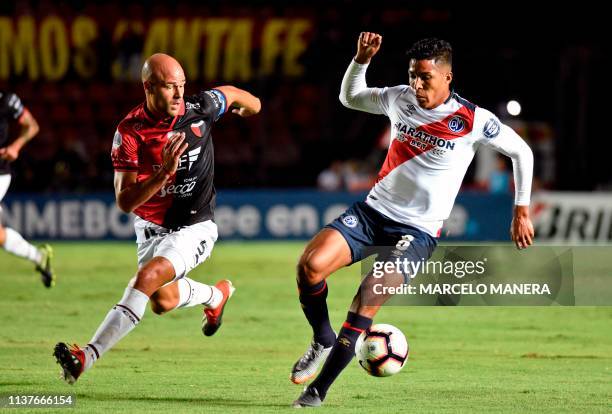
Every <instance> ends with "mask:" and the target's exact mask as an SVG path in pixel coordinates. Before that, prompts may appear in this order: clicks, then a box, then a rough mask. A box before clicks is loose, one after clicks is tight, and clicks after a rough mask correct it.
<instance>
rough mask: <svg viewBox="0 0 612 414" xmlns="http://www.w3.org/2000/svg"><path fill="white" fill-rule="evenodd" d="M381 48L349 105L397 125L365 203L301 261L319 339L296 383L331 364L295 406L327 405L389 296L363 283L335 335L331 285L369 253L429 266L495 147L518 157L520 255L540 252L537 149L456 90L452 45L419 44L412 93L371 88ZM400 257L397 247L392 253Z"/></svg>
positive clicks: (353, 77) (358, 62) (362, 49)
mask: <svg viewBox="0 0 612 414" xmlns="http://www.w3.org/2000/svg"><path fill="white" fill-rule="evenodd" d="M381 43H382V36H380V35H379V34H376V33H370V32H363V33H361V34H360V35H359V39H358V42H357V54H356V55H355V57H354V59H353V61H352V62H351V63H350V65H349V67H348V69H347V71H346V73H345V75H344V79H343V80H342V87H341V90H340V101H341V102H342V104H343V105H344V106H346V107H348V108H351V109H356V110H360V111H365V112H369V113H372V114H384V115H386V116H387V117H388V118H389V120H390V122H391V134H392V135H391V138H392V139H391V144H390V146H389V150H388V153H387V158H386V159H385V162H384V164H383V166H382V168H381V170H380V172H379V175H378V180H377V182H376V184H375V185H374V187H373V188H372V190H371V191H370V193H369V194H368V196H367V198H366V200H365V201H364V202H358V203H355V204H354V205H353V206H351V207H350V208H349V209H348V210H347V211H346V212H345V213H343V214H342V215H341V216H340V217H338V218H337V219H336V220H334V221H333V222H332V223H330V224H328V225H327V226H326V227H325V228H324V229H323V230H321V232H319V233H318V234H317V235H316V236H315V237H314V238H313V239H312V240H311V241H310V243H309V244H308V245H307V246H306V248H305V250H304V253H303V254H302V257H301V258H300V261H299V264H298V275H297V282H298V288H299V292H300V293H299V298H300V302H301V304H302V308H303V311H304V314H305V316H306V318H307V320H308V322H309V323H310V325H311V326H312V329H313V334H314V336H313V340H312V343H311V345H310V347H309V349H308V350H307V351H306V353H305V354H304V355H303V356H302V357H301V358H300V359H299V360H298V361H297V362H296V363H295V365H294V366H293V369H292V372H291V380H292V381H293V382H294V383H297V384H301V383H304V382H306V381H308V380H309V379H310V378H312V377H313V376H314V375H315V374H316V372H317V369H318V367H319V366H320V365H321V363H322V362H324V361H325V364H324V365H323V368H322V370H321V372H320V373H319V375H318V376H317V378H316V379H315V380H314V381H313V382H312V383H311V384H310V385H308V386H306V388H305V389H304V391H303V392H302V394H301V395H300V397H299V398H298V399H297V400H296V401H295V402H294V404H293V405H294V407H316V406H319V405H321V403H322V401H323V400H324V399H325V397H326V395H327V391H328V389H329V387H330V386H331V384H332V383H333V382H334V380H335V379H336V378H337V377H338V375H339V374H340V372H341V371H342V370H343V369H344V368H345V367H346V366H347V365H348V363H349V362H350V360H351V359H352V358H353V356H354V351H355V342H356V340H357V338H358V337H359V334H360V333H361V332H363V331H364V330H365V329H367V328H368V327H369V326H370V325H371V324H372V319H373V318H374V316H375V315H376V313H377V312H378V309H379V308H380V305H382V304H383V303H384V302H385V301H386V300H387V299H388V298H389V297H390V296H382V295H381V296H380V297H378V298H376V300H374V301H366V300H365V299H364V295H363V293H365V292H366V291H367V288H368V284H369V283H370V281H371V280H372V278H369V277H366V278H364V280H363V281H362V283H361V285H360V287H359V290H358V291H357V294H356V295H355V297H354V299H353V302H352V304H351V306H350V309H349V312H348V316H347V319H346V321H345V322H344V324H343V325H342V328H341V329H340V331H339V333H338V336H337V337H336V334H335V332H334V331H333V330H332V328H331V325H330V321H329V317H328V312H327V304H326V297H327V285H326V282H325V279H326V278H327V277H328V276H329V275H331V274H332V273H333V272H335V271H336V270H338V269H340V268H342V267H344V266H348V265H350V264H352V263H355V262H357V261H360V260H362V259H363V258H364V257H365V254H364V249H367V248H368V247H372V246H400V245H401V247H402V248H405V250H403V252H402V253H401V254H402V255H401V258H402V259H403V258H406V259H408V260H413V261H419V260H421V259H422V258H424V259H425V260H426V259H428V258H429V257H430V256H431V254H432V252H433V250H434V249H435V247H436V244H437V242H436V238H437V237H439V236H440V230H441V228H442V224H443V221H444V220H445V219H446V218H448V215H449V213H450V211H451V208H452V206H453V203H454V201H455V197H456V195H457V193H458V191H459V187H460V185H461V182H462V180H463V177H464V176H465V172H466V170H467V168H468V166H469V164H470V162H471V160H472V158H473V156H474V154H475V152H476V150H477V148H478V147H479V146H481V145H485V146H488V147H491V148H493V149H494V150H496V151H499V152H501V153H502V154H504V155H506V156H508V157H510V158H511V159H512V165H513V169H514V178H515V186H516V193H515V206H514V213H513V215H514V217H513V219H512V224H511V226H510V233H511V237H512V240H513V241H514V242H515V244H516V246H517V247H518V248H519V249H523V248H526V247H527V246H529V245H531V244H532V239H533V235H534V233H533V226H532V223H531V220H530V218H529V201H530V200H529V199H530V193H531V179H532V172H533V155H532V152H531V150H530V148H529V146H528V145H527V144H526V143H525V142H524V141H523V140H522V139H521V138H520V137H519V136H518V135H517V134H516V133H515V132H514V131H513V130H512V129H511V128H509V127H508V126H506V125H504V124H502V123H501V122H500V121H499V120H498V119H497V117H496V116H495V115H493V114H492V113H491V112H489V111H487V110H486V109H483V108H479V107H477V106H475V105H474V104H472V103H470V102H468V101H466V100H465V99H463V98H461V97H460V96H459V95H457V94H456V93H454V92H453V91H452V90H451V88H450V85H451V81H452V79H453V73H452V48H451V45H450V44H449V43H448V42H446V41H443V40H438V39H423V40H421V41H418V42H417V43H415V44H414V45H413V46H412V48H411V50H410V51H409V52H408V55H409V58H410V60H409V85H399V86H394V87H388V88H370V87H368V86H367V84H366V79H365V74H366V70H367V68H368V64H369V63H370V59H371V58H372V57H373V56H374V55H375V54H376V53H377V52H378V50H379V48H380V45H381ZM406 247H407V248H406ZM399 251H400V249H394V252H393V254H398V252H399ZM377 260H380V256H379V259H377ZM384 278H385V279H386V280H385V284H399V283H402V282H403V275H399V274H387V275H385V276H384ZM392 279H393V280H392Z"/></svg>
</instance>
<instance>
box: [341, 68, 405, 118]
mask: <svg viewBox="0 0 612 414" xmlns="http://www.w3.org/2000/svg"><path fill="white" fill-rule="evenodd" d="M367 69H368V64H361V63H357V62H355V60H354V59H353V60H352V61H351V63H350V64H349V66H348V68H347V69H346V72H345V73H344V77H343V78H342V85H341V86H340V96H339V98H340V102H342V104H343V105H344V106H346V107H347V108H350V109H356V110H358V111H364V112H369V113H371V114H385V115H387V116H389V114H390V112H391V108H392V106H393V103H394V102H395V100H396V99H397V98H398V97H399V96H400V95H401V94H402V93H403V92H404V91H405V90H406V89H407V88H408V86H406V85H399V86H393V87H385V88H369V87H368V85H367V82H366V76H365V75H366V71H367Z"/></svg>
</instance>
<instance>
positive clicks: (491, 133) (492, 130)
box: [482, 118, 501, 139]
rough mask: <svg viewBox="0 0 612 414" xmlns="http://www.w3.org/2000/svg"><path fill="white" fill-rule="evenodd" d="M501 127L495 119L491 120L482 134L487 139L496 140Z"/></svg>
mask: <svg viewBox="0 0 612 414" xmlns="http://www.w3.org/2000/svg"><path fill="white" fill-rule="evenodd" d="M500 129H501V126H500V125H499V121H498V120H497V119H495V118H491V119H489V120H488V121H487V123H486V124H485V126H484V128H483V129H482V134H483V135H484V136H485V137H487V138H489V139H490V138H495V137H496V136H498V135H499V131H500Z"/></svg>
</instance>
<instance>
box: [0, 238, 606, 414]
mask: <svg viewBox="0 0 612 414" xmlns="http://www.w3.org/2000/svg"><path fill="white" fill-rule="evenodd" d="M303 245H304V243H301V242H300V243H229V242H227V243H223V242H221V243H219V244H218V245H217V246H216V248H215V251H214V252H213V255H212V258H211V259H209V260H208V261H207V262H206V263H204V264H203V265H201V266H200V267H199V268H197V269H196V270H195V271H193V272H192V273H191V274H190V275H191V277H193V278H195V279H197V280H200V281H202V282H206V283H214V282H215V281H216V280H218V279H220V278H226V277H228V278H230V279H231V280H232V281H233V282H234V285H235V286H236V288H237V290H236V294H235V296H234V297H233V299H232V301H231V302H230V305H229V306H228V308H227V311H226V313H225V316H224V325H223V327H222V328H221V330H220V331H219V332H218V334H217V335H216V336H214V337H211V338H206V337H204V336H203V335H202V333H201V331H200V321H201V312H202V311H201V309H199V308H189V309H181V310H177V311H174V312H172V313H170V314H167V315H164V316H161V317H160V316H157V315H155V314H153V313H152V312H151V311H150V310H147V313H146V314H145V317H144V318H143V320H142V322H141V324H140V325H139V326H138V327H137V328H136V329H135V330H134V331H132V333H131V334H130V335H128V336H127V337H126V338H125V339H123V341H121V342H120V343H119V344H118V345H117V347H116V348H115V349H113V350H111V351H110V352H109V353H107V354H106V355H105V356H104V357H103V358H102V359H101V360H100V361H98V363H97V364H96V366H94V368H93V369H92V370H90V371H89V372H87V373H86V374H84V376H83V377H81V378H80V379H79V381H78V382H77V383H76V384H75V385H74V386H69V385H67V384H65V383H64V382H62V381H60V379H59V366H58V365H56V363H55V360H54V359H53V357H52V356H51V353H52V348H53V345H54V344H55V343H56V342H57V341H59V340H64V341H70V342H76V343H79V344H85V343H86V342H87V341H88V340H89V339H90V337H91V336H92V334H93V332H94V331H95V329H96V328H97V327H98V325H99V323H100V322H101V320H102V319H103V318H104V316H105V315H106V312H107V311H108V310H109V309H110V308H111V307H112V306H113V305H114V304H115V303H116V302H117V301H118V300H119V299H120V297H121V295H122V292H123V290H124V288H125V285H126V283H127V282H128V280H129V279H130V278H131V277H132V276H133V274H134V271H135V269H136V248H135V245H134V244H131V243H57V244H55V246H54V247H55V256H56V260H55V268H56V270H57V273H58V276H59V280H58V285H57V286H56V287H55V288H54V289H52V290H46V289H45V288H44V287H43V286H42V284H41V283H40V282H39V281H38V275H37V274H36V273H34V272H33V266H31V265H30V264H29V263H27V262H24V261H22V260H19V259H16V258H14V257H11V256H9V255H7V254H6V253H5V252H0V286H2V300H1V301H0V326H1V328H0V395H7V394H34V393H35V394H45V395H47V394H66V393H72V394H73V395H75V396H76V406H75V407H74V409H73V412H87V413H93V412H99V413H111V412H129V413H136V412H147V413H151V412H170V411H171V410H172V412H177V413H178V412H191V411H193V412H206V413H213V412H223V413H226V412H276V411H279V410H281V411H282V410H286V411H289V408H288V407H289V406H290V404H291V402H292V401H293V400H294V399H295V398H296V397H297V396H298V395H299V393H300V391H301V389H302V387H300V386H296V385H294V384H292V383H291V382H290V381H289V371H290V369H291V366H292V364H293V362H294V361H295V359H296V358H297V357H298V356H299V355H301V353H302V352H303V351H304V350H305V349H306V346H307V344H308V342H309V340H310V329H309V326H308V325H307V322H306V320H305V319H304V317H303V315H302V312H301V309H300V306H299V303H298V300H297V290H296V286H295V263H296V261H297V258H298V256H299V254H300V252H301V249H302V248H303ZM358 279H359V267H358V266H355V267H352V268H348V269H345V270H343V271H341V272H338V273H337V274H335V275H333V276H332V277H331V278H330V279H329V286H330V295H329V298H328V302H329V308H330V315H331V318H332V322H333V325H334V326H335V327H339V325H340V324H341V323H342V321H343V320H344V317H345V315H346V310H347V307H348V304H349V303H350V300H351V298H352V295H353V293H354V291H355V289H356V286H357V281H358ZM376 322H380V323H390V324H393V325H396V326H397V327H399V328H400V329H402V330H403V331H404V333H405V334H406V337H407V338H408V341H409V343H410V348H411V352H410V359H409V361H408V363H407V365H406V367H405V368H404V370H403V371H402V372H400V373H399V374H398V375H396V376H394V377H389V378H374V377H370V376H368V375H366V374H365V372H364V371H363V370H362V369H361V368H360V367H359V366H358V364H357V363H356V362H354V361H353V363H351V365H349V367H348V368H347V369H346V370H345V371H344V373H343V374H342V375H341V377H340V378H339V379H338V381H337V382H336V383H335V384H334V385H333V386H332V388H331V390H330V393H329V394H328V398H327V400H326V401H325V407H324V408H323V411H331V412H334V413H336V412H415V413H427V412H435V413H445V412H448V413H457V412H469V413H492V412H519V413H525V412H538V413H539V412H550V413H559V412H568V413H576V412H611V410H612V323H611V322H612V308H610V307H600V308H595V307H564V308H562V307H538V308H524V307H446V308H444V307H387V308H384V309H383V310H381V312H380V313H379V314H378V316H377V318H376ZM27 411H31V412H35V413H40V412H43V411H44V410H42V409H36V410H27V409H20V410H15V411H11V412H27Z"/></svg>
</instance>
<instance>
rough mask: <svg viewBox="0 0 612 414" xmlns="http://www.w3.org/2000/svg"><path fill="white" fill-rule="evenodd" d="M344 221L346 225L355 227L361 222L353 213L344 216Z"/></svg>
mask: <svg viewBox="0 0 612 414" xmlns="http://www.w3.org/2000/svg"><path fill="white" fill-rule="evenodd" d="M342 223H344V225H345V226H346V227H350V228H354V227H356V226H357V223H359V220H358V219H357V217H355V216H353V215H350V216H344V217H342Z"/></svg>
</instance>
